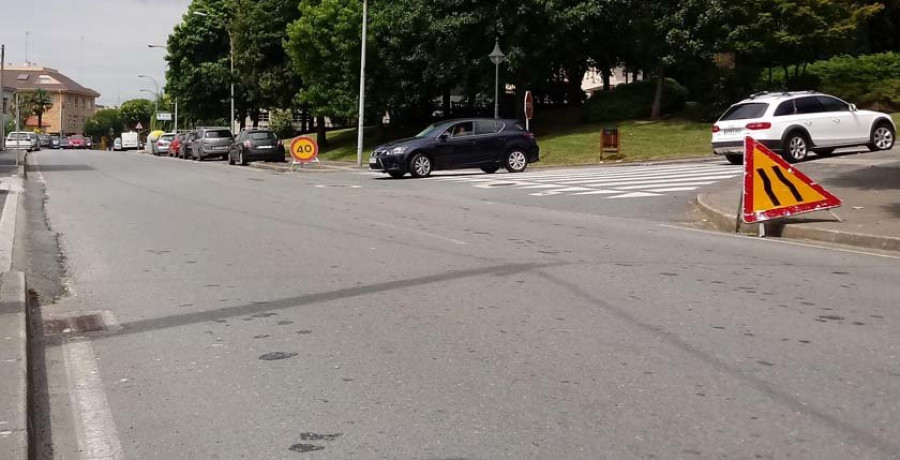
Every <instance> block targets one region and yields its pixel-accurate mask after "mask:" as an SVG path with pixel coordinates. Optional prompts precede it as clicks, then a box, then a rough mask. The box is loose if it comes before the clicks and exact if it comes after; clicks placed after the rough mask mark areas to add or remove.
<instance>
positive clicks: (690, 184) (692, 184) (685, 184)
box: [614, 180, 716, 190]
mask: <svg viewBox="0 0 900 460" xmlns="http://www.w3.org/2000/svg"><path fill="white" fill-rule="evenodd" d="M715 183H716V181H714V180H710V181H697V182H681V183H675V184H671V185H673V186H676V185H677V186H679V187H693V188H691V189H690V190H693V189H694V188H697V187H699V186H701V185H710V184H715ZM665 185H669V184H668V183H662V184H641V185H629V186H626V187H614V188H615V189H616V190H640V189H645V188H654V187H657V188H658V187H660V186H665Z"/></svg>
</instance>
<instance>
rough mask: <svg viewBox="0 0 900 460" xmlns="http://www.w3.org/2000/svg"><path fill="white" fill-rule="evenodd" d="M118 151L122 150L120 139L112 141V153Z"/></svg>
mask: <svg viewBox="0 0 900 460" xmlns="http://www.w3.org/2000/svg"><path fill="white" fill-rule="evenodd" d="M120 150H122V138H121V137H117V138H116V140H114V141H113V151H116V152H118V151H120Z"/></svg>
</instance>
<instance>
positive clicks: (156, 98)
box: [138, 75, 159, 131]
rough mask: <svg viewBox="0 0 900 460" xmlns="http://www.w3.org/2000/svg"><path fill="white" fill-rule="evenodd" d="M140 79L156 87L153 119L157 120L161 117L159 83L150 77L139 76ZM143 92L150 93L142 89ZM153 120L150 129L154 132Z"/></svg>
mask: <svg viewBox="0 0 900 460" xmlns="http://www.w3.org/2000/svg"><path fill="white" fill-rule="evenodd" d="M138 78H146V79H148V80H150V81H152V82H153V85H154V86H156V97H154V98H153V107H154V109H153V117H154V118H156V117H157V116H159V83H157V81H156V79H155V78H153V77H151V76H149V75H138ZM141 91H146V92H148V93H149V92H150V91H149V90H146V89H142V90H141ZM153 121H154V120H153V119H151V120H150V129H151V131H152V130H153Z"/></svg>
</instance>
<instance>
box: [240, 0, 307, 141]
mask: <svg viewBox="0 0 900 460" xmlns="http://www.w3.org/2000/svg"><path fill="white" fill-rule="evenodd" d="M232 1H233V2H234V7H233V11H235V12H237V14H235V15H234V20H233V23H232V37H233V38H234V54H235V69H236V73H237V78H238V80H239V81H240V82H241V84H240V86H241V87H242V88H243V97H244V99H246V103H247V106H248V108H249V112H250V113H249V114H250V117H251V119H252V120H253V123H254V126H256V124H257V122H258V121H259V110H260V109H274V108H285V109H287V108H290V107H291V106H292V103H293V99H294V96H296V94H297V93H298V92H299V90H300V78H299V76H298V75H297V74H296V73H295V72H294V71H293V69H292V67H291V61H290V58H289V57H288V56H287V54H286V53H285V50H284V47H283V46H282V43H283V42H284V41H285V40H286V39H287V26H288V25H289V24H291V23H293V22H294V21H295V20H297V19H298V18H299V17H300V10H299V8H298V5H297V3H298V2H297V0H232Z"/></svg>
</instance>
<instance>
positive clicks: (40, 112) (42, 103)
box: [28, 89, 53, 130]
mask: <svg viewBox="0 0 900 460" xmlns="http://www.w3.org/2000/svg"><path fill="white" fill-rule="evenodd" d="M28 107H29V109H30V111H31V113H33V114H35V115H36V116H37V119H38V129H39V130H40V129H43V128H44V112H46V111H48V110H50V108H52V107H53V98H52V97H50V94H49V93H48V92H47V91H46V90H43V89H39V90H37V91H35V92H33V93H31V94H30V95H29V96H28Z"/></svg>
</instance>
